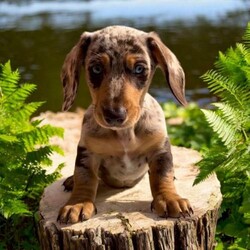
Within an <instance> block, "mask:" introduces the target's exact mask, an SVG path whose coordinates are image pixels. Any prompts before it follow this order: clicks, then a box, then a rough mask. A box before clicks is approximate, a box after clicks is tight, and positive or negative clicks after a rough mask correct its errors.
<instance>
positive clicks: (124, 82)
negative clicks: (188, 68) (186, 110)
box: [61, 26, 186, 129]
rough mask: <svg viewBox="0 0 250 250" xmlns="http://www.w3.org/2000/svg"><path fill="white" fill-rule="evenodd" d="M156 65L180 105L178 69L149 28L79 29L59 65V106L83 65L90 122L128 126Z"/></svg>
mask: <svg viewBox="0 0 250 250" xmlns="http://www.w3.org/2000/svg"><path fill="white" fill-rule="evenodd" d="M157 66H159V67H160V68H161V69H162V71H163V72H164V74H165V77H166V81H167V83H168V84H169V86H170V88H171V90H172V92H173V94H174V96H175V97H176V98H177V100H178V101H179V102H180V103H181V104H183V105H186V99H185V94H184V87H185V77H184V72H183V70H182V68H181V66H180V64H179V62H178V60H177V58H176V57H175V55H174V54H173V53H172V52H171V51H170V50H169V49H168V48H167V47H166V46H165V45H164V44H163V43H162V41H161V40H160V38H159V37H158V36H157V35H156V34H155V33H153V32H151V33H145V32H143V31H139V30H136V29H133V28H129V27H123V26H111V27H107V28H104V29H102V30H99V31H96V32H93V33H89V32H85V33H83V34H82V35H81V37H80V40H79V41H78V43H77V44H76V45H75V46H74V47H73V48H72V50H71V51H70V52H69V54H68V55H67V57H66V59H65V62H64V65H63V69H62V73H61V78H62V82H63V87H64V103H63V110H64V111H66V110H68V109H69V108H70V107H71V105H72V104H73V101H74V99H75V96H76V92H77V88H78V84H79V78H80V71H81V68H82V67H84V69H85V72H86V78H87V79H86V80H87V83H88V86H89V89H90V93H91V97H92V102H93V106H94V116H95V119H96V121H97V122H98V123H99V124H100V125H101V126H103V127H106V128H111V129H122V128H127V127H131V126H133V125H134V124H135V123H136V122H137V121H138V119H139V117H140V111H141V108H142V104H143V100H144V96H145V93H146V92H147V90H148V88H149V85H150V82H151V79H152V77H153V74H154V71H155V68H156V67H157Z"/></svg>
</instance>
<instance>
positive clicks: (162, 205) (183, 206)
mask: <svg viewBox="0 0 250 250" xmlns="http://www.w3.org/2000/svg"><path fill="white" fill-rule="evenodd" d="M151 210H154V211H155V213H156V214H158V215H159V216H160V217H165V218H167V217H173V218H179V217H186V216H190V215H191V214H193V209H192V208H191V205H190V203H189V201H188V200H187V199H184V198H181V197H180V196H179V195H178V194H171V195H167V196H166V195H158V196H156V197H155V198H154V200H153V202H152V204H151Z"/></svg>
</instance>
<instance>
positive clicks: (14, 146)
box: [0, 62, 63, 249]
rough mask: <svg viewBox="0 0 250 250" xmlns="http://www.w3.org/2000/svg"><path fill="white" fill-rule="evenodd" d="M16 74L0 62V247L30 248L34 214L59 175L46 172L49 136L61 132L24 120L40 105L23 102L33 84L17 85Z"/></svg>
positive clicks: (53, 148)
mask: <svg viewBox="0 0 250 250" xmlns="http://www.w3.org/2000/svg"><path fill="white" fill-rule="evenodd" d="M19 79H20V75H19V72H18V71H17V70H16V71H12V70H11V66H10V62H7V63H6V64H5V65H2V64H0V225H1V226H0V249H1V248H3V249H34V248H35V245H36V244H37V242H36V239H35V238H34V235H35V229H34V228H35V227H34V223H32V222H33V220H34V213H35V211H36V209H37V206H38V202H39V200H40V195H41V193H42V191H43V189H44V187H45V186H46V185H48V184H49V183H51V182H53V181H54V180H55V179H56V178H57V177H58V176H59V170H60V168H61V167H62V166H60V165H59V166H58V168H57V169H56V170H55V171H54V172H53V173H51V174H48V173H46V169H45V168H44V167H46V166H51V165H52V161H51V160H50V158H49V157H50V155H51V154H52V153H53V152H57V153H59V154H63V152H62V150H61V149H60V148H59V147H58V146H56V145H50V142H49V140H50V138H51V137H52V136H60V137H62V136H63V130H62V129H61V128H56V127H52V126H50V125H43V126H42V125H41V121H38V120H36V121H32V122H31V121H30V117H31V115H32V114H33V113H34V112H35V111H36V110H37V109H38V108H39V107H40V106H41V105H42V102H31V103H26V102H25V101H26V99H27V97H28V96H29V95H30V94H31V93H32V92H33V91H34V90H35V89H36V86H35V85H34V84H28V83H24V84H20V83H19Z"/></svg>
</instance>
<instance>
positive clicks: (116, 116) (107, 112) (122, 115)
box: [103, 107, 127, 126]
mask: <svg viewBox="0 0 250 250" xmlns="http://www.w3.org/2000/svg"><path fill="white" fill-rule="evenodd" d="M103 116H104V119H105V121H106V122H107V123H108V124H109V125H112V126H118V125H121V124H122V123H123V122H124V121H125V120H126V117H127V111H126V109H125V108H124V107H119V108H103Z"/></svg>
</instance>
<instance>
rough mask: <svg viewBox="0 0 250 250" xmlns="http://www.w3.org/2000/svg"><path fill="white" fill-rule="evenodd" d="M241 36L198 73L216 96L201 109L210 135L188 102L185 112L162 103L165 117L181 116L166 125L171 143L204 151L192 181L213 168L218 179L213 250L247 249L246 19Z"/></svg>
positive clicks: (249, 75)
mask: <svg viewBox="0 0 250 250" xmlns="http://www.w3.org/2000/svg"><path fill="white" fill-rule="evenodd" d="M243 39H244V41H243V43H237V44H236V47H235V48H230V49H228V51H226V53H222V52H220V53H219V56H218V59H217V61H216V63H215V69H213V70H209V71H208V72H207V73H205V74H204V75H203V76H202V79H203V80H204V81H205V82H206V83H207V84H208V88H209V89H210V91H211V92H212V93H214V94H215V95H216V96H217V97H218V98H219V99H220V102H217V103H214V104H213V106H214V109H213V110H206V109H203V110H201V111H202V112H203V114H204V115H205V118H206V120H207V122H208V124H209V125H210V127H211V129H212V130H213V133H212V132H211V130H209V128H208V124H206V122H205V120H204V116H203V117H202V114H201V111H199V108H198V107H195V106H193V104H192V105H191V107H190V106H189V107H188V108H187V110H186V111H183V108H178V109H176V106H173V107H172V106H171V105H173V104H170V105H163V107H165V110H170V112H167V113H166V117H167V118H169V117H173V116H174V117H175V116H177V117H182V118H183V123H182V124H180V125H174V128H173V129H172V128H171V127H172V125H171V126H169V127H168V131H169V134H170V138H171V141H172V142H173V143H174V144H176V145H181V146H186V147H192V148H195V149H198V150H201V151H202V152H203V160H202V161H201V162H200V163H199V167H200V174H199V175H198V177H197V179H196V180H195V184H197V183H199V182H200V181H203V180H204V179H205V178H206V177H208V176H209V175H210V174H212V173H213V172H216V174H217V176H218V179H219V180H220V183H221V191H222V194H223V202H222V206H221V215H220V218H219V220H218V225H217V241H218V246H217V249H250V140H249V136H250V23H249V24H248V27H247V30H246V33H245V35H244V37H243ZM193 108H194V110H193ZM173 110H174V112H173ZM181 130H182V131H181ZM180 137H182V138H180Z"/></svg>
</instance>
